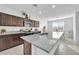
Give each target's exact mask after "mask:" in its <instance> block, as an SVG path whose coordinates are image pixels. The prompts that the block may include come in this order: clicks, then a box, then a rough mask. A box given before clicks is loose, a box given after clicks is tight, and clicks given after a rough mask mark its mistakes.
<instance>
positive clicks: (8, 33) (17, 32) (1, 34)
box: [0, 31, 40, 36]
mask: <svg viewBox="0 0 79 59" xmlns="http://www.w3.org/2000/svg"><path fill="white" fill-rule="evenodd" d="M38 32H40V31H31V32H23V31H10V32H4V33H0V36H3V35H11V34H32V33H38Z"/></svg>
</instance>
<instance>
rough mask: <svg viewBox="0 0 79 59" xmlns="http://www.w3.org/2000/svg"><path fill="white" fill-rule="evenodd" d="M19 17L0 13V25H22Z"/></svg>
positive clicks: (21, 19) (22, 20)
mask: <svg viewBox="0 0 79 59" xmlns="http://www.w3.org/2000/svg"><path fill="white" fill-rule="evenodd" d="M23 22H24V19H23V18H21V17H17V16H13V15H9V14H4V13H0V26H24V24H23Z"/></svg>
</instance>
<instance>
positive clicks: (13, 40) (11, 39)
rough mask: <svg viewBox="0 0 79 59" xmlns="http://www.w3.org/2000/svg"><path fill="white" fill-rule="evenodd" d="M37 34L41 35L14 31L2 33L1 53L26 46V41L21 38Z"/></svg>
mask: <svg viewBox="0 0 79 59" xmlns="http://www.w3.org/2000/svg"><path fill="white" fill-rule="evenodd" d="M37 33H40V31H31V32H22V31H21V32H20V31H12V32H4V33H0V51H4V50H6V49H9V48H12V47H15V46H18V45H21V44H24V40H23V39H21V38H20V37H21V36H27V35H33V34H37Z"/></svg>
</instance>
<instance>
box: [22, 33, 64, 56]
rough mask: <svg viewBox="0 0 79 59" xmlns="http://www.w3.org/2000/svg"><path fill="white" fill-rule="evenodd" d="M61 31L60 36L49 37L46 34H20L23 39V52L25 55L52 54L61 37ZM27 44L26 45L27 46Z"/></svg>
mask: <svg viewBox="0 0 79 59" xmlns="http://www.w3.org/2000/svg"><path fill="white" fill-rule="evenodd" d="M62 35H63V33H62V34H61V35H60V37H59V38H58V39H57V38H53V39H49V38H48V37H47V35H40V34H34V35H29V36H22V37H21V38H22V39H24V53H25V55H38V54H40V55H41V54H44V55H45V54H46V55H49V54H51V55H53V54H54V52H55V50H56V48H57V46H58V44H59V42H60V40H61V39H62V37H63V36H62ZM27 46H28V47H27Z"/></svg>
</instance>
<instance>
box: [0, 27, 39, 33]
mask: <svg viewBox="0 0 79 59" xmlns="http://www.w3.org/2000/svg"><path fill="white" fill-rule="evenodd" d="M30 28H32V30H34V29H35V28H37V29H38V27H15V26H0V30H1V29H5V30H6V31H7V32H8V31H20V29H23V30H25V29H30ZM38 30H39V29H38Z"/></svg>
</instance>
